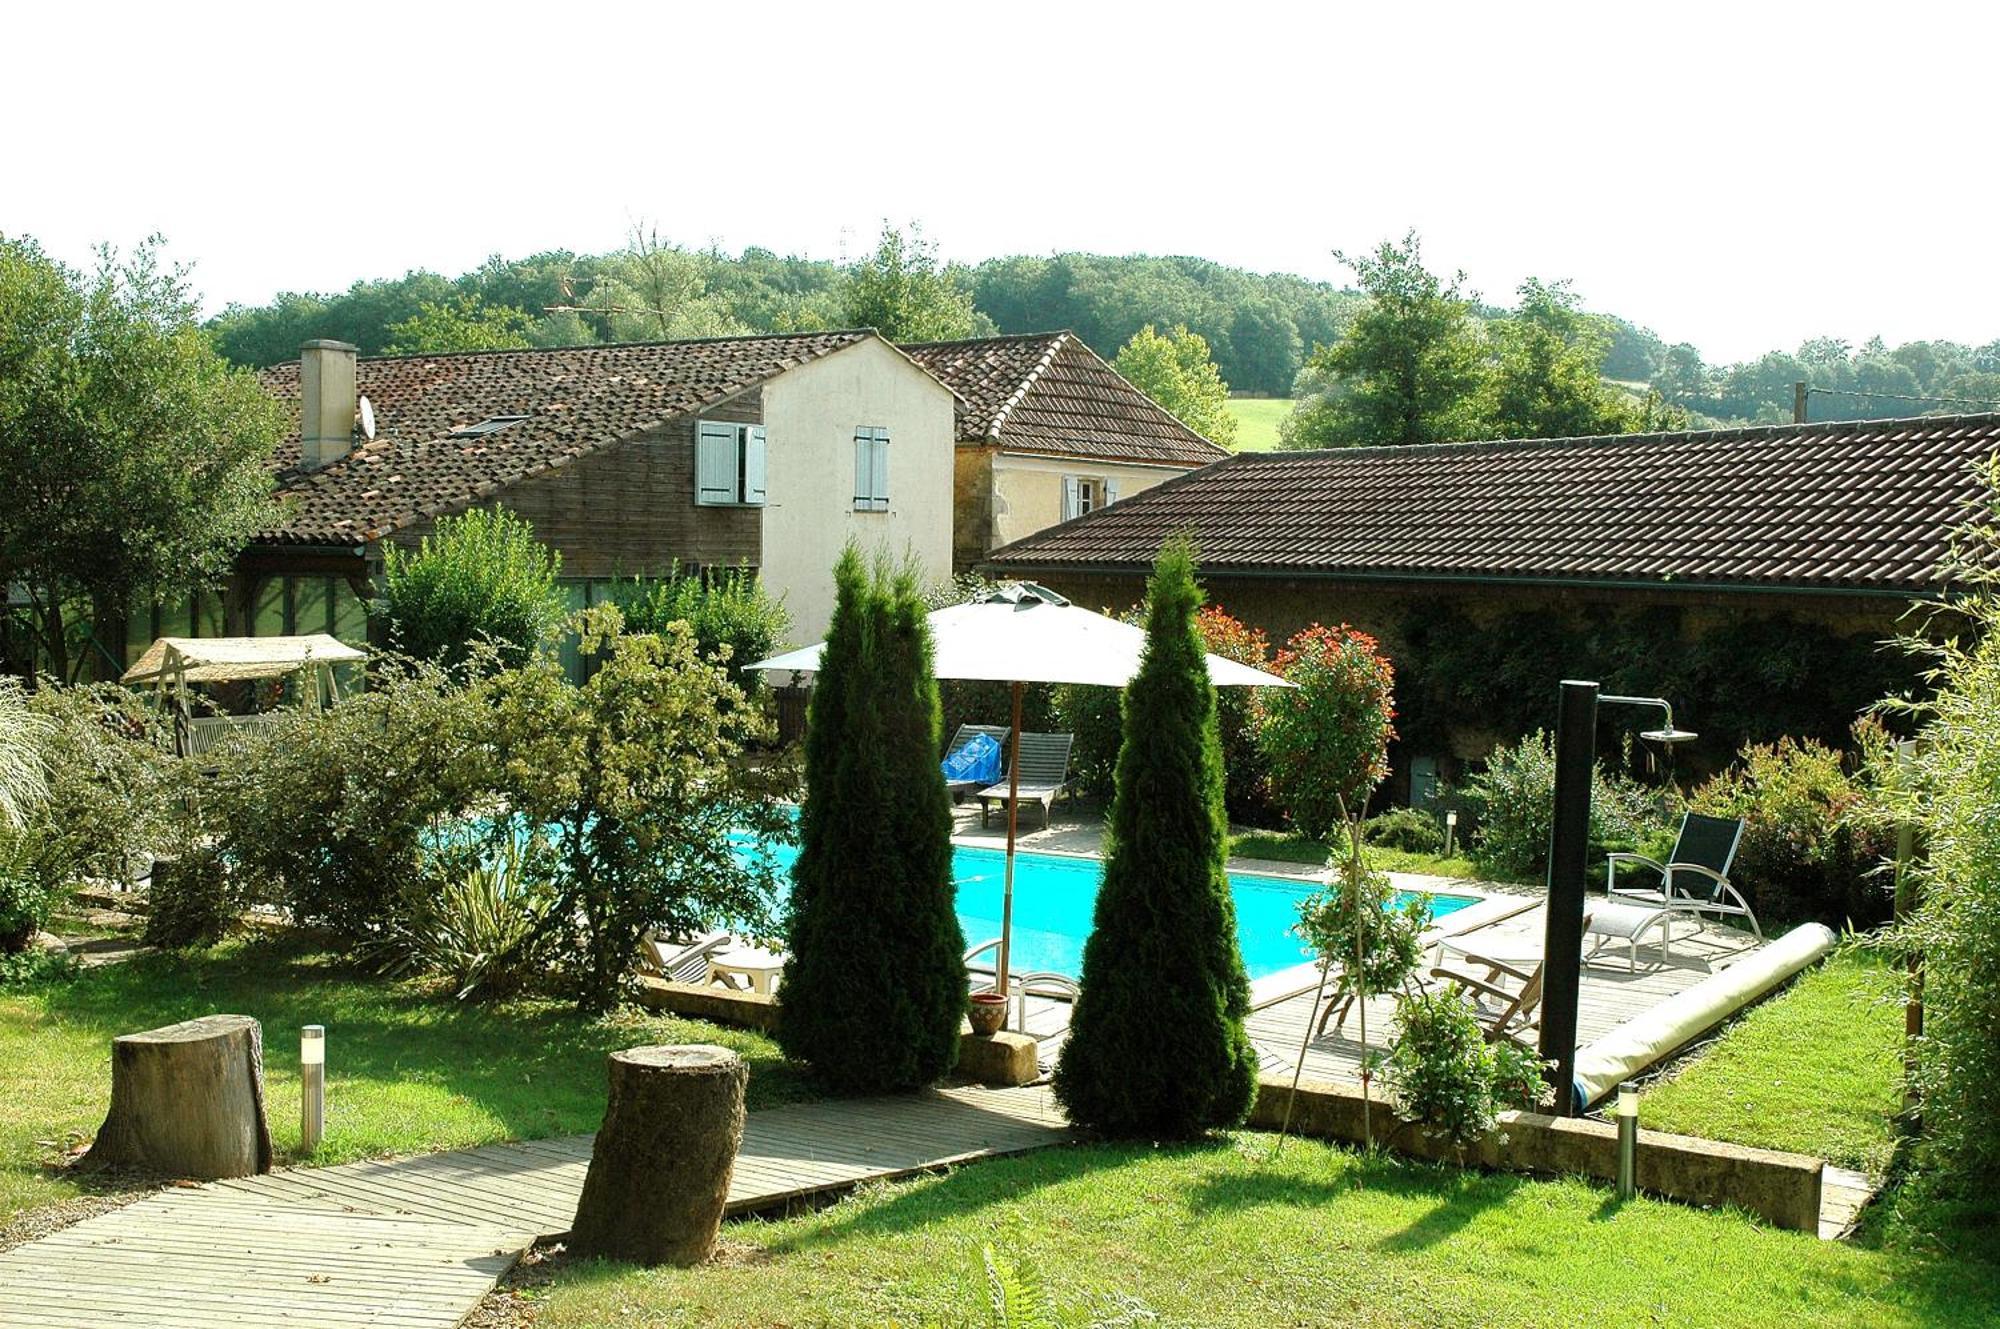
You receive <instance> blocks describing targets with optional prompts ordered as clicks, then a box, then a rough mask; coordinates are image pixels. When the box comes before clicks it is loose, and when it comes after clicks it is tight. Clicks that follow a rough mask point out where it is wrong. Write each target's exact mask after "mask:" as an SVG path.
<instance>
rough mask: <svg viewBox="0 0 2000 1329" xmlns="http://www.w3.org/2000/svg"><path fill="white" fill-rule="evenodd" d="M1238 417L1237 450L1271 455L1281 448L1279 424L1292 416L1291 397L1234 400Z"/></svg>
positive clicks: (1232, 411)
mask: <svg viewBox="0 0 2000 1329" xmlns="http://www.w3.org/2000/svg"><path fill="white" fill-rule="evenodd" d="M1229 413H1230V414H1231V415H1233V416H1235V417H1236V450H1237V451H1238V452H1269V451H1270V450H1271V449H1272V448H1275V447H1277V446H1278V422H1279V421H1280V420H1282V419H1284V418H1285V417H1286V416H1288V415H1290V414H1291V413H1292V399H1291V398H1290V397H1231V398H1230V399H1229Z"/></svg>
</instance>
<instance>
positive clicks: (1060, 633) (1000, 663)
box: [744, 582, 1292, 994]
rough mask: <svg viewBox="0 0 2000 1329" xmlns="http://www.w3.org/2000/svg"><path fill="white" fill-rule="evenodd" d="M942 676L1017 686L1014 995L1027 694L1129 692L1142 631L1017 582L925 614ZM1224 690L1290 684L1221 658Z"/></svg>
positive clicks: (786, 659)
mask: <svg viewBox="0 0 2000 1329" xmlns="http://www.w3.org/2000/svg"><path fill="white" fill-rule="evenodd" d="M928 618H929V622H930V625H931V642H932V646H933V652H934V667H933V672H934V673H935V674H936V676H937V677H939V678H954V679H961V680H975V681H983V682H990V683H1007V684H1011V685H1012V690H1013V703H1014V707H1013V710H1014V714H1013V722H1012V726H1011V730H1010V733H1009V737H1008V756H1007V777H1008V778H1007V786H1008V788H1007V793H1008V797H1007V872H1006V887H1005V893H1004V895H1003V896H1002V903H1001V909H1000V956H999V961H998V963H997V965H996V966H995V969H996V972H995V975H994V980H995V981H994V986H995V988H996V989H997V990H998V991H1000V992H1001V993H1003V994H1004V993H1005V992H1006V991H1007V975H1008V961H1009V959H1010V958H1011V957H1010V955H1009V950H1010V947H1011V945H1012V941H1013V930H1014V839H1015V832H1016V827H1017V825H1018V822H1019V812H1020V806H1019V805H1020V793H1021V790H1020V783H1021V774H1020V756H1021V690H1022V688H1023V687H1024V686H1025V685H1027V684H1029V683H1089V684H1097V685H1099V686H1103V687H1113V688H1122V687H1124V686H1125V685H1126V684H1127V683H1130V682H1131V681H1132V679H1133V677H1134V676H1135V675H1137V674H1138V672H1139V656H1140V653H1141V652H1142V651H1143V650H1144V649H1145V645H1146V634H1145V632H1144V630H1142V629H1140V628H1136V627H1133V626H1132V625H1131V624H1130V623H1121V622H1119V621H1118V620H1117V619H1115V618H1108V617H1106V616H1105V615H1103V614H1097V613H1092V612H1091V611H1090V610H1088V609H1080V608H1078V607H1077V606H1075V605H1073V604H1071V603H1070V602H1069V601H1068V600H1065V599H1064V598H1063V597H1062V596H1060V595H1057V594H1056V593H1055V592H1054V591H1051V590H1049V589H1047V588H1046V587H1042V586H1036V585H1033V584H1032V583H1027V582H1010V583H1007V584H1005V585H1002V586H996V587H994V588H992V589H990V590H987V591H983V592H981V593H980V594H979V596H978V597H977V598H975V599H974V600H972V601H971V602H970V603H968V604H962V605H951V606H949V607H948V608H944V609H939V610H937V611H935V612H933V613H932V614H930V615H929V616H928ZM825 648H826V643H824V642H821V643H820V644H819V645H817V646H805V647H801V648H800V649H798V650H796V651H788V652H786V653H785V654H783V655H774V656H772V657H771V658H770V659H768V660H759V661H757V662H756V663H755V664H750V665H745V666H744V668H745V669H755V670H759V671H762V672H765V673H776V672H783V671H786V670H790V671H793V672H796V673H811V672H813V671H815V670H817V669H818V668H819V661H820V652H821V651H823V650H825ZM1208 677H1209V681H1210V682H1212V683H1214V684H1215V686H1217V687H1225V688H1226V687H1236V688H1259V687H1263V688H1285V687H1291V686H1292V685H1291V684H1290V683H1287V682H1286V681H1285V680H1284V679H1282V678H1279V677H1278V676H1277V675H1275V674H1267V673H1265V672H1264V671H1263V670H1261V669H1252V668H1251V667H1250V666H1248V665H1245V664H1238V663H1237V662H1236V661H1234V660H1225V659H1223V658H1222V657H1221V656H1219V655H1210V656H1209V657H1208Z"/></svg>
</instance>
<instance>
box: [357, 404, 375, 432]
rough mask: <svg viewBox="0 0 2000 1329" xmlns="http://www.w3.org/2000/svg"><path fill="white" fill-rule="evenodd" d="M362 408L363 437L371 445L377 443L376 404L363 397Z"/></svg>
mask: <svg viewBox="0 0 2000 1329" xmlns="http://www.w3.org/2000/svg"><path fill="white" fill-rule="evenodd" d="M360 407H361V435H362V437H363V438H366V439H367V440H368V441H369V442H370V443H373V442H374V441H375V404H374V403H373V402H371V401H369V400H368V399H367V398H366V397H363V398H362V399H361V402H360Z"/></svg>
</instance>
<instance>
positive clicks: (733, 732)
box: [405, 605, 935, 1011]
mask: <svg viewBox="0 0 2000 1329" xmlns="http://www.w3.org/2000/svg"><path fill="white" fill-rule="evenodd" d="M576 626H577V629H578V632H579V636H580V647H579V649H580V651H581V653H582V655H583V657H584V659H585V661H586V662H587V663H589V664H590V665H591V666H592V669H591V672H590V678H589V681H588V682H586V683H583V684H581V685H577V684H573V683H571V682H569V681H568V679H567V678H566V677H565V676H564V673H563V667H562V665H561V663H560V662H559V661H558V660H556V659H555V658H553V657H551V656H549V655H540V656H537V657H535V658H533V659H530V660H528V661H527V662H525V663H524V664H522V665H520V666H518V667H517V668H513V669H507V670H503V671H501V672H499V673H497V674H494V675H492V676H490V677H488V678H486V679H484V680H483V681H481V683H480V684H479V685H478V686H477V687H476V688H474V689H473V690H472V692H471V693H470V694H469V698H470V705H471V707H472V708H473V709H474V711H475V712H476V713H477V714H479V715H480V716H481V717H482V723H481V725H480V727H479V730H478V732H479V734H480V735H481V737H482V738H483V740H484V743H483V747H482V750H483V751H486V752H490V753H491V754H492V760H493V767H492V771H491V780H492V786H491V787H492V790H493V792H494V794H495V795H497V797H498V798H499V800H500V801H501V802H502V803H503V804H504V805H505V806H506V807H507V809H508V810H509V812H510V814H511V818H510V820H508V821H507V822H505V823H504V824H503V825H502V827H501V828H500V833H501V834H502V835H507V836H514V837H518V838H519V839H520V842H521V843H522V845H523V846H524V847H525V848H526V850H527V851H528V853H527V865H528V866H527V868H526V871H527V872H528V874H529V875H531V876H533V877H536V878H539V879H541V880H545V881H547V882H548V884H549V891H550V896H551V899H550V903H549V908H548V913H547V915H546V917H547V920H548V940H549V944H550V946H551V948H552V949H551V952H550V954H551V956H552V957H553V958H552V964H553V966H554V968H555V971H556V973H557V975H558V977H559V978H561V980H562V981H563V982H564V984H565V986H566V988H567V990H568V991H569V992H570V993H571V994H572V995H574V997H575V998H576V1001H577V1004H578V1005H579V1006H580V1007H582V1008H583V1009H585V1010H590V1011H604V1010H609V1009H610V1008H611V1007H613V1006H614V1005H616V1004H617V1001H618V998H619V996H620V995H621V994H622V992H623V991H624V988H625V985H626V983H627V982H628V980H629V977H630V971H631V968H632V962H633V958H634V956H635V955H636V953H637V951H638V947H639V938H640V936H641V935H642V934H643V933H644V932H645V931H646V930H647V929H648V928H653V927H658V928H664V929H668V930H673V931H679V930H691V929H695V928H700V927H712V926H715V925H716V924H717V923H719V922H729V923H736V924H741V925H746V926H755V925H757V924H759V923H761V922H762V920H763V919H764V917H765V916H766V914H767V913H768V911H769V907H770V878H769V873H768V870H763V869H759V868H756V867H746V866H745V865H743V864H741V863H739V862H738V861H737V858H736V855H735V853H734V851H733V848H732V845H731V842H730V833H731V832H732V831H734V830H735V829H737V828H738V827H739V826H745V825H749V826H756V825H768V824H769V823H770V821H771V819H772V817H773V815H774V814H773V811H772V804H771V801H770V800H769V799H768V798H767V797H766V796H765V795H766V793H767V792H768V791H767V790H765V789H764V788H763V787H761V786H760V785H759V784H758V783H757V782H758V781H759V780H760V779H761V778H763V776H762V773H761V772H758V771H753V770H750V769H748V768H746V767H743V766H742V765H740V764H739V763H738V762H737V758H738V757H739V756H741V754H742V752H743V748H744V745H745V744H746V743H747V742H748V741H750V740H751V739H753V738H756V737H758V736H759V735H760V734H761V732H762V720H761V718H760V717H759V716H758V714H757V712H756V711H755V710H754V709H751V708H749V707H746V706H744V704H743V700H744V698H743V690H742V689H741V688H739V687H737V686H736V684H735V683H734V682H732V681H731V679H730V677H729V674H728V672H727V671H726V670H724V669H723V668H722V667H721V666H719V665H716V664H712V663H709V662H707V661H705V660H703V659H702V658H701V656H700V654H699V652H698V650H697V649H696V646H695V639H694V634H693V632H692V631H691V630H690V629H689V628H688V626H687V625H686V624H685V623H680V622H670V623H668V624H666V625H665V626H664V627H663V628H662V629H661V630H660V631H659V632H658V633H628V632H625V631H624V630H623V629H624V623H623V618H622V616H621V615H620V613H619V612H618V609H617V608H616V606H612V605H605V606H600V607H598V608H595V609H589V610H586V611H584V612H583V613H582V614H581V615H579V616H578V618H577V620H576ZM933 764H935V763H933ZM405 879H406V880H407V879H408V877H407V876H406V877H405Z"/></svg>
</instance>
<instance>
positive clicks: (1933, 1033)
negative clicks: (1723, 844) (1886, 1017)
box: [1882, 588, 2000, 1222]
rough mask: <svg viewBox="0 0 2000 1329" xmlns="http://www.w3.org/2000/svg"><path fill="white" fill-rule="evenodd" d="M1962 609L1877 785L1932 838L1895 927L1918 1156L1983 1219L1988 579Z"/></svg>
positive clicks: (1991, 1066)
mask: <svg viewBox="0 0 2000 1329" xmlns="http://www.w3.org/2000/svg"><path fill="white" fill-rule="evenodd" d="M1966 608H1967V611H1968V613H1969V614H1970V615H1971V616H1972V618H1973V621H1974V625H1975V626H1976V627H1977V628H1978V629H1980V632H1979V634H1978V636H1977V637H1976V638H1975V639H1974V644H1973V645H1971V646H1969V647H1966V646H1951V647H1947V648H1945V649H1944V650H1943V651H1942V652H1941V659H1940V661H1939V665H1938V669H1937V674H1936V677H1937V679H1938V682H1939V684H1940V687H1939V689H1938V693H1937V696H1936V698H1935V700H1934V701H1933V702H1931V703H1930V704H1929V706H1928V707H1927V708H1926V712H1925V719H1924V724H1923V728H1922V731H1921V733H1920V734H1919V742H1918V745H1917V749H1916V756H1915V758H1914V767H1913V769H1912V770H1911V771H1910V772H1909V773H1908V775H1907V777H1906V778H1905V779H1901V780H1898V781H1895V782H1888V781H1885V782H1884V783H1883V786H1882V787H1883V789H1884V791H1885V793H1886V794H1887V795H1888V796H1889V797H1890V798H1891V799H1892V806H1893V808H1894V809H1895V811H1896V812H1897V814H1898V815H1900V816H1901V817H1902V818H1904V819H1906V820H1908V821H1910V822H1912V823H1914V824H1915V825H1916V827H1917V828H1918V830H1919V831H1920V832H1921V834H1922V836H1923V838H1924V840H1925V841H1926V842H1927V843H1928V847H1929V853H1928V855H1927V858H1926V860H1925V861H1923V862H1921V863H1920V864H1919V865H1918V867H1917V872H1918V877H1917V886H1918V892H1919V897H1920V901H1921V902H1920V904H1919V905H1918V907H1917V909H1916V911H1915V914H1914V915H1913V916H1912V917H1911V918H1910V919H1909V920H1908V921H1907V922H1906V923H1905V924H1904V925H1902V926H1901V927H1900V928H1898V930H1897V932H1896V934H1895V936H1896V940H1897V942H1898V943H1899V944H1900V945H1902V946H1903V947H1905V948H1907V949H1908V950H1909V951H1910V952H1911V953H1913V954H1915V955H1917V956H1919V957H1921V959H1922V962H1923V968H1924V990H1923V995H1924V1033H1923V1037H1922V1038H1920V1039H1918V1040H1916V1042H1915V1044H1914V1047H1915V1051H1916V1067H1915V1071H1916V1073H1915V1083H1916V1087H1917V1088H1918V1090H1919V1092H1920V1093H1921V1095H1922V1129H1923V1139H1922V1141H1921V1143H1920V1146H1919V1150H1918V1161H1919V1163H1920V1165H1921V1166H1922V1168H1923V1170H1924V1171H1925V1172H1926V1173H1928V1174H1929V1177H1930V1178H1931V1182H1932V1184H1933V1185H1935V1186H1936V1187H1937V1188H1938V1189H1939V1190H1940V1191H1942V1192H1944V1193H1946V1194H1951V1195H1955V1196H1956V1197H1958V1198H1961V1199H1964V1200H1967V1201H1970V1202H1971V1203H1972V1205H1973V1207H1974V1212H1975V1213H1976V1214H1977V1216H1978V1219H1979V1220H1980V1221H1982V1222H1990V1214H1991V1212H1992V1211H1991V1204H1992V1197H1993V1195H1994V1193H1995V1190H1996V1188H2000V982H1996V981H1995V976H1996V975H2000V599H1996V598H1994V596H1993V593H1992V591H1991V589H1990V588H1989V589H1988V590H1987V592H1986V593H1985V594H1984V595H1983V596H1982V598H1980V599H1979V600H1977V601H1975V602H1973V603H1971V604H1969V605H1967V606H1966Z"/></svg>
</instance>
